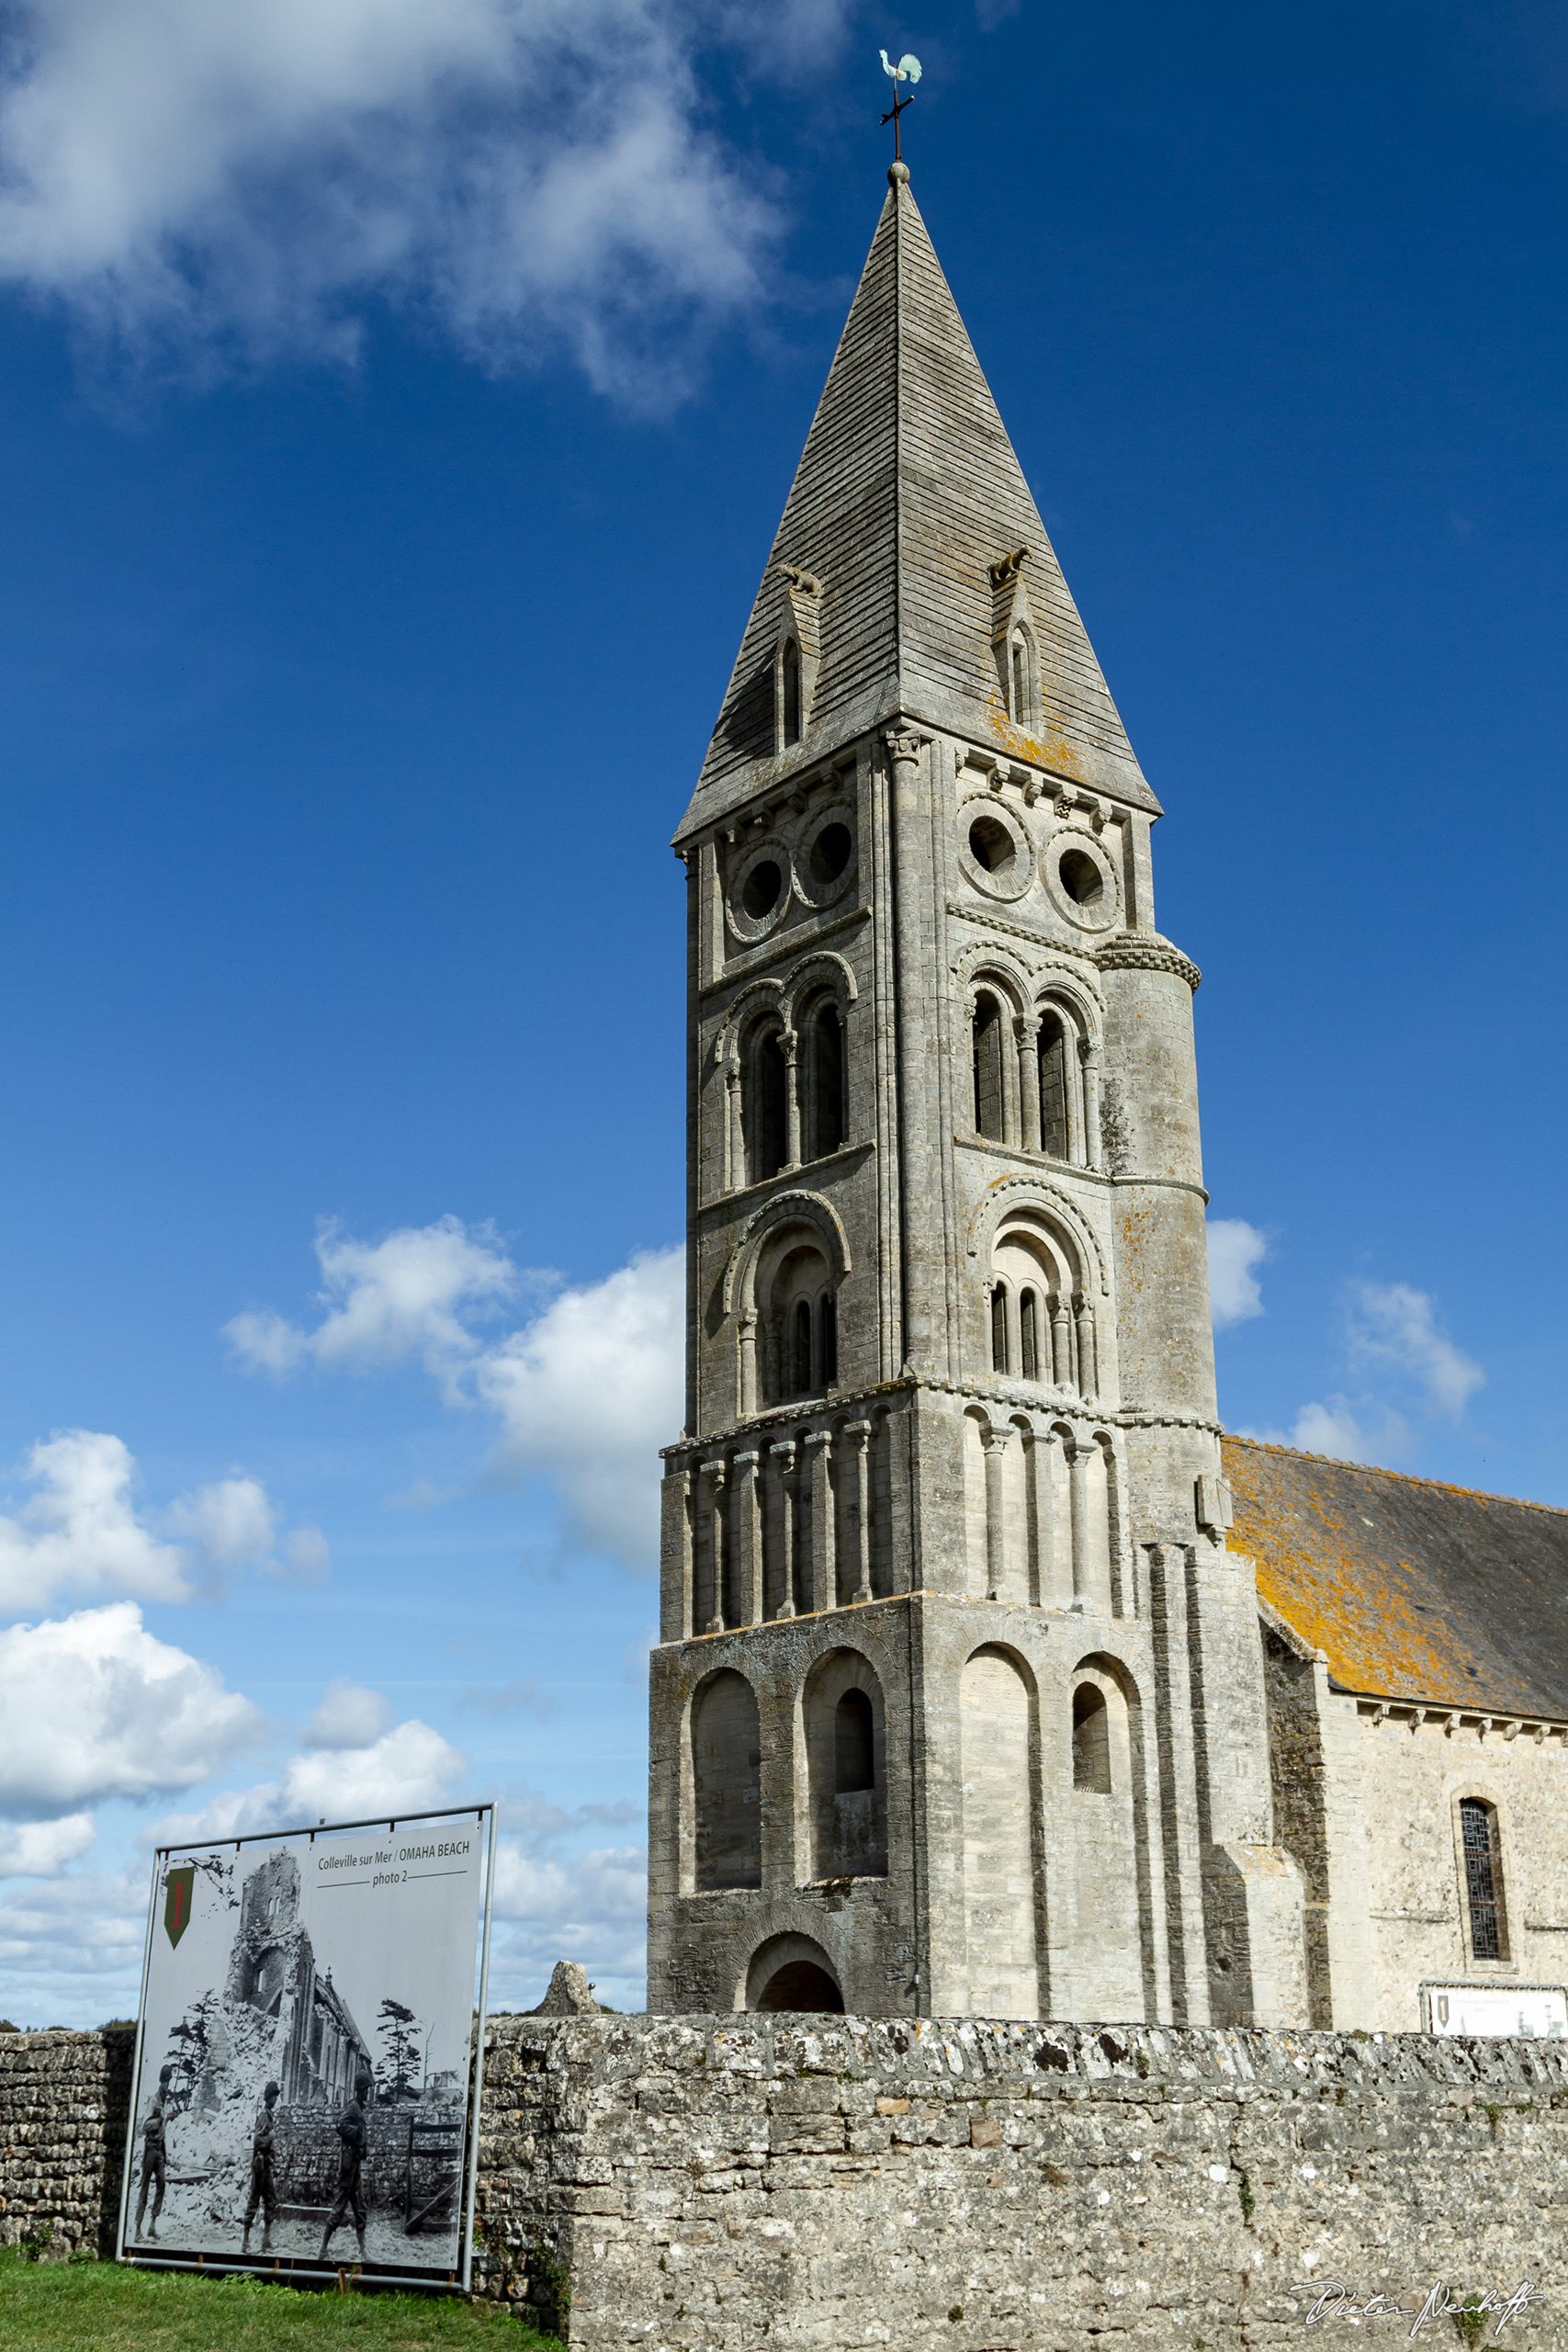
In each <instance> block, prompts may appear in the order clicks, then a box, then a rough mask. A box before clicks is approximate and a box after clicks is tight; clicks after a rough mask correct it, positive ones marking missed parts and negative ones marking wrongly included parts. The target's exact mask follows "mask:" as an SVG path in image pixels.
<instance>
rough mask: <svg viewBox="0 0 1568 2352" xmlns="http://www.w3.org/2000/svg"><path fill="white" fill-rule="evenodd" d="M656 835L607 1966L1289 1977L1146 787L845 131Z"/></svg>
mask: <svg viewBox="0 0 1568 2352" xmlns="http://www.w3.org/2000/svg"><path fill="white" fill-rule="evenodd" d="M890 180H891V187H890V190H889V194H888V197H887V199H886V204H885V206H884V208H883V212H882V216H881V219H880V220H879V222H878V224H877V229H876V233H875V236H874V240H873V243H872V247H871V252H870V255H869V257H868V259H867V262H866V266H865V270H864V273H863V277H862V279H861V282H860V286H859V288H858V290H857V292H856V295H855V298H854V300H853V303H852V307H851V310H850V314H849V318H848V321H847V322H846V324H845V327H844V331H843V335H842V339H841V341H840V345H839V349H838V352H837V355H836V356H835V358H834V360H833V364H832V368H831V369H830V371H829V377H828V381H827V384H826V387H825V389H824V390H823V394H822V398H821V401H820V403H819V406H818V411H817V414H816V417H815V419H814V421H813V423H812V425H811V429H810V433H809V435H808V437H807V445H806V449H805V453H804V455H803V457H802V458H801V462H800V467H799V470H798V471H797V473H796V476H795V482H794V485H793V487H792V489H791V492H790V494H789V499H788V502H787V503H786V505H785V508H784V518H783V521H782V522H781V524H780V526H779V531H778V536H777V537H776V539H775V542H774V545H773V552H772V554H771V556H770V558H769V560H768V564H767V568H766V571H765V572H764V575H763V580H762V584H761V589H760V590H759V592H758V595H757V600H756V603H755V605H754V606H753V609H752V612H751V616H750V621H749V623H748V626H747V628H746V633H745V636H744V638H743V639H742V641H741V647H740V652H739V658H738V660H737V662H736V665H735V672H734V675H733V677H732V679H731V681H730V684H729V688H728V693H727V695H726V696H725V699H724V704H723V707H722V709H721V711H720V713H719V718H718V723H717V726H716V729H715V730H714V735H713V741H712V743H711V746H710V748H709V751H708V753H707V757H706V760H705V763H704V767H703V771H702V775H701V777H700V779H699V781H698V785H697V788H696V791H695V794H694V798H693V801H692V805H691V808H690V809H689V810H688V812H687V815H686V817H685V819H684V820H683V822H682V827H681V830H680V831H679V834H678V835H677V840H676V847H677V852H678V854H679V855H680V856H681V857H682V860H683V861H684V865H685V869H686V876H687V906H688V953H689V993H690V1001H689V1027H688V1070H687V1077H688V1103H689V1170H688V1236H687V1246H688V1328H687V1401H686V1426H685V1429H684V1430H683V1431H682V1436H681V1439H680V1442H678V1443H677V1444H675V1445H673V1446H672V1447H671V1448H670V1449H668V1451H667V1454H666V1476H665V1480H664V1490H663V1491H664V1521H663V1563H662V1601H661V1624H660V1643H659V1646H658V1647H657V1648H656V1650H655V1651H654V1654H653V1659H652V1688H651V1729H652V1759H651V1821H650V1861H649V2007H650V2008H652V2009H654V2010H656V2011H700V2010H715V2009H720V2010H722V2009H728V2008H790V2009H813V2008H815V2009H822V2008H835V2007H847V2008H848V2009H850V2010H851V2011H852V2012H855V2013H857V2014H859V2015H861V2016H863V2017H888V2016H897V2015H909V2014H953V2013H971V2014H984V2015H990V2016H1004V2017H1006V2016H1012V2017H1018V2018H1029V2017H1037V2016H1048V2017H1055V2018H1076V2019H1086V2020H1087V2019H1097V2018H1120V2019H1134V2018H1143V2019H1149V2020H1170V2019H1174V2020H1176V2021H1179V2022H1186V2023H1195V2024H1197V2023H1207V2022H1208V2021H1210V2020H1211V2019H1213V2020H1214V2021H1216V2022H1222V2023H1233V2022H1234V2023H1258V2024H1273V2023H1277V2022H1287V2021H1295V2020H1296V2019H1298V2018H1302V2017H1303V2016H1304V2013H1305V2010H1304V2003H1305V1990H1304V1980H1303V1923H1302V1901H1303V1883H1302V1874H1301V1871H1300V1870H1299V1869H1298V1867H1297V1866H1296V1864H1295V1863H1294V1862H1293V1861H1292V1860H1290V1859H1289V1857H1287V1856H1286V1854H1285V1853H1284V1852H1283V1851H1282V1850H1281V1849H1280V1848H1278V1847H1277V1846H1276V1845H1275V1843H1274V1832H1273V1823H1272V1817H1271V1804H1270V1792H1269V1756H1268V1737H1267V1728H1266V1721H1265V1712H1264V1682H1263V1667H1262V1652H1261V1646H1260V1641H1259V1634H1258V1613H1257V1601H1256V1592H1255V1587H1254V1580H1253V1576H1252V1572H1251V1569H1250V1566H1249V1564H1248V1563H1247V1562H1246V1561H1245V1560H1243V1559H1241V1558H1240V1557H1238V1556H1237V1555H1233V1554H1232V1553H1231V1552H1229V1551H1227V1548H1226V1544H1225V1528H1226V1526H1227V1524H1228V1521H1229V1504H1228V1489H1227V1487H1226V1486H1225V1483H1224V1477H1223V1476H1222V1471H1221V1462H1220V1449H1219V1427H1218V1423H1217V1420H1216V1417H1215V1401H1214V1368H1213V1347H1212V1343H1211V1338H1210V1321H1209V1293H1208V1276H1207V1266H1206V1259H1205V1253H1204V1224H1203V1214H1204V1204H1205V1199H1206V1195H1205V1193H1204V1192H1203V1188H1202V1169H1201V1153H1200V1147H1199V1132H1198V1103H1197V1082H1196V1072H1195V1062H1194V1052H1193V1034H1192V993H1193V990H1194V989H1195V988H1196V987H1197V984H1198V974H1197V972H1196V971H1195V970H1194V968H1193V967H1192V966H1191V964H1190V962H1189V961H1188V960H1187V958H1186V957H1185V956H1183V955H1182V954H1181V953H1180V951H1179V949H1178V948H1176V947H1174V946H1172V945H1171V944H1170V943H1169V942H1168V941H1167V940H1165V939H1163V938H1162V937H1161V936H1160V934H1159V933H1158V932H1157V931H1156V929H1155V917H1154V899H1153V886H1152V866H1151V858H1150V831H1151V826H1152V823H1153V820H1155V818H1156V816H1157V815H1158V813H1159V809H1158V803H1157V802H1156V799H1155V797H1154V795H1153V793H1152V792H1151V791H1150V789H1149V786H1148V785H1147V784H1146V782H1145V779H1144V776H1143V774H1142V772H1141V770H1140V769H1139V766H1138V763H1137V761H1136V759H1135V758H1134V754H1133V751H1132V748H1131V745H1130V744H1129V742H1128V741H1127V738H1126V735H1125V733H1124V731H1123V729H1122V722H1121V719H1120V718H1119V717H1118V714H1117V711H1116V707H1115V705H1114V703H1113V702H1112V700H1111V695H1110V692H1109V689H1108V688H1107V686H1106V684H1105V681H1104V679H1103V677H1102V676H1101V674H1100V667H1099V664H1098V662H1096V659H1095V656H1094V653H1093V650H1092V649H1091V647H1090V645H1089V639H1088V637H1087V635H1086V634H1085V631H1084V628H1083V624H1082V622H1081V621H1080V619H1079V617H1078V615H1077V609H1076V607H1075V605H1074V604H1073V601H1072V598H1071V596H1070V594H1069V593H1068V590H1067V587H1066V582H1065V580H1064V579H1063V577H1062V573H1061V571H1060V569H1059V567H1058V565H1057V563H1056V560H1055V555H1054V553H1053V552H1052V548H1051V545H1050V541H1049V540H1048V538H1047V537H1046V535H1045V531H1044V528H1043V525H1042V523H1041V520H1040V516H1039V514H1038V512H1037V510H1036V507H1035V504H1034V501H1033V499H1032V495H1031V493H1030V491H1029V489H1028V486H1027V484H1026V482H1025V481H1024V477H1023V474H1022V471H1021V468H1020V466H1019V463H1018V460H1017V458H1016V457H1015V456H1014V454H1013V451H1012V448H1011V446H1010V442H1009V440H1008V437H1007V435H1006V432H1005V431H1004V429H1003V426H1002V424H1001V420H1000V418H999V416H998V413H997V410H996V406H995V403H994V402H993V401H992V399H991V395H990V391H989V389H988V387H987V383H986V380H985V378H984V377H983V375H982V374H981V372H980V368H979V365H978V362H977V361H976V357H975V354H974V352H973V350H972V348H971V346H970V344H969V340H968V337H967V335H966V334H965V332H964V325H963V322H962V321H961V320H960V318H959V316H958V312H957V310H956V308H955V306H954V304H953V298H952V296H951V294H950V293H949V291H948V288H947V286H946V283H945V281H944V279H943V277H942V272H941V269H940V267H939V266H938V263H937V260H936V256H935V254H934V253H933V251H932V248H931V242H930V239H929V237H928V236H927V233H926V230H925V226H924V223H923V222H922V220H921V218H920V215H919V211H918V209H917V208H916V205H915V202H914V198H913V197H912V196H911V194H910V192H909V187H908V172H907V171H906V170H905V168H904V167H903V166H902V165H895V167H894V170H893V172H892V173H891V175H890Z"/></svg>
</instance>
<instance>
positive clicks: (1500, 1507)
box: [1224, 1437, 1568, 1722]
mask: <svg viewBox="0 0 1568 2352" xmlns="http://www.w3.org/2000/svg"><path fill="white" fill-rule="evenodd" d="M1224 1467H1225V1476H1226V1477H1227V1478H1228V1479H1229V1480H1230V1483H1231V1487H1232V1490H1233V1492H1234V1494H1235V1530H1234V1532H1233V1533H1232V1535H1231V1538H1230V1541H1231V1543H1232V1544H1233V1546H1234V1547H1235V1549H1236V1550H1237V1551H1240V1552H1247V1553H1250V1555H1252V1557H1253V1559H1254V1560H1255V1561H1256V1562H1257V1564H1258V1591H1259V1593H1260V1594H1261V1596H1262V1597H1263V1599H1264V1600H1267V1601H1268V1602H1269V1604H1270V1605H1271V1606H1272V1607H1273V1608H1275V1609H1277V1610H1278V1611H1279V1612H1280V1616H1281V1617H1283V1618H1284V1619H1285V1620H1286V1622H1287V1623H1288V1624H1289V1625H1290V1626H1291V1627H1292V1629H1293V1631H1294V1632H1296V1633H1297V1634H1300V1635H1301V1637H1302V1638H1303V1641H1305V1642H1307V1643H1308V1644H1309V1645H1311V1646H1312V1647H1313V1648H1314V1649H1321V1650H1322V1651H1324V1652H1325V1655H1326V1657H1327V1659H1328V1670H1329V1672H1330V1674H1331V1675H1332V1676H1333V1678H1334V1679H1335V1681H1336V1682H1338V1683H1340V1684H1342V1685H1343V1687H1344V1688H1345V1689H1346V1690H1348V1691H1364V1692H1367V1693H1368V1694H1370V1695H1375V1696H1376V1697H1379V1698H1388V1699H1400V1700H1420V1701H1424V1702H1426V1703H1427V1704H1428V1705H1430V1706H1448V1707H1453V1708H1459V1709H1469V1710H1471V1711H1472V1712H1479V1713H1486V1714H1493V1715H1498V1716H1521V1717H1536V1718H1545V1719H1546V1720H1548V1721H1551V1722H1568V1511H1562V1510H1552V1509H1551V1508H1550V1507H1548V1506H1547V1505H1546V1504H1543V1503H1527V1502H1515V1501H1513V1500H1512V1499H1510V1498H1509V1497H1507V1496H1506V1495H1482V1494H1476V1493H1474V1492H1473V1491H1472V1489H1470V1488H1469V1487H1445V1486H1441V1485H1439V1484H1438V1482H1437V1481H1436V1480H1435V1479H1430V1478H1408V1477H1405V1476H1403V1475H1402V1474H1401V1473H1400V1472H1398V1471H1395V1470H1371V1469H1368V1468H1366V1467H1364V1466H1363V1465H1362V1464H1360V1463H1357V1462H1331V1461H1328V1460H1325V1458H1324V1457H1323V1456H1322V1455H1320V1454H1315V1453H1292V1451H1291V1450H1290V1448H1289V1447H1287V1446H1282V1445H1260V1444H1258V1443H1257V1442H1255V1441H1254V1440H1252V1439H1249V1438H1238V1437H1227V1438H1226V1439H1225V1440H1224Z"/></svg>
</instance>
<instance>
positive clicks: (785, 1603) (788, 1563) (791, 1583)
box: [768, 1438, 795, 1617]
mask: <svg viewBox="0 0 1568 2352" xmlns="http://www.w3.org/2000/svg"><path fill="white" fill-rule="evenodd" d="M768 1453H769V1456H770V1458H771V1460H772V1462H773V1469H774V1473H775V1475H776V1476H777V1480H778V1492H779V1508H778V1516H777V1518H776V1520H775V1521H774V1524H775V1526H776V1527H777V1529H778V1531H779V1558H780V1563H781V1565H780V1570H779V1606H778V1608H777V1609H776V1610H775V1611H773V1614H774V1615H775V1616H776V1617H793V1616H794V1615H795V1440H794V1439H793V1438H786V1439H785V1440H784V1442H783V1443H782V1444H779V1445H770V1446H769V1448H768Z"/></svg>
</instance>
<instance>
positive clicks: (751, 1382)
mask: <svg viewBox="0 0 1568 2352" xmlns="http://www.w3.org/2000/svg"><path fill="white" fill-rule="evenodd" d="M756 1409H757V1317H756V1316H755V1315H743V1316H742V1317H740V1419H742V1420H746V1419H749V1417H750V1415H751V1414H752V1413H754V1412H755V1411H756Z"/></svg>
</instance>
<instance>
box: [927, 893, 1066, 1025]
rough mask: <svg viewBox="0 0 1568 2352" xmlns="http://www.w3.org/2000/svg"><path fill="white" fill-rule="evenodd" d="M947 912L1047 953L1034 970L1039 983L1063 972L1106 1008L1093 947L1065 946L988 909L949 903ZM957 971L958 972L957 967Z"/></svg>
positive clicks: (954, 902)
mask: <svg viewBox="0 0 1568 2352" xmlns="http://www.w3.org/2000/svg"><path fill="white" fill-rule="evenodd" d="M947 911H948V913H949V914H950V915H953V916H954V917H955V918H956V919H957V921H958V922H969V923H974V924H975V925H976V928H977V929H983V930H985V931H1004V932H1006V933H1007V934H1008V936H1009V938H1010V939H1021V940H1024V941H1026V942H1027V943H1028V944H1029V945H1030V946H1031V947H1037V948H1040V949H1042V950H1043V954H1042V955H1041V956H1040V957H1039V959H1038V960H1037V961H1036V962H1035V963H1033V964H1032V966H1031V967H1030V968H1031V970H1032V972H1033V974H1034V976H1035V978H1037V979H1039V978H1043V977H1044V976H1045V974H1047V973H1048V972H1052V971H1059V972H1062V973H1064V974H1065V975H1066V976H1067V977H1068V978H1071V979H1072V980H1074V981H1075V982H1076V983H1077V986H1078V987H1079V988H1081V989H1085V990H1087V991H1088V992H1089V994H1091V995H1092V996H1093V998H1094V1001H1095V1002H1096V1004H1097V1005H1101V1006H1103V1003H1104V999H1103V997H1102V995H1101V993H1100V976H1099V974H1098V972H1097V971H1096V970H1095V963H1096V962H1097V961H1098V958H1096V957H1095V954H1094V950H1093V949H1092V948H1091V947H1072V946H1068V945H1065V944H1063V943H1062V942H1061V941H1060V940H1054V939H1052V938H1051V937H1050V936H1049V934H1048V933H1045V932H1043V931H1033V930H1031V929H1030V928H1029V927H1028V926H1027V925H1026V924H1024V923H1021V922H1008V921H1007V919H1006V917H1005V916H1002V915H994V914H992V913H990V912H989V910H987V909H983V908H980V907H969V906H963V905H961V904H960V903H959V901H958V900H957V899H948V901H947ZM953 968H954V969H956V968H957V967H956V966H955V967H953Z"/></svg>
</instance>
